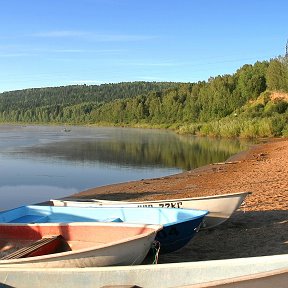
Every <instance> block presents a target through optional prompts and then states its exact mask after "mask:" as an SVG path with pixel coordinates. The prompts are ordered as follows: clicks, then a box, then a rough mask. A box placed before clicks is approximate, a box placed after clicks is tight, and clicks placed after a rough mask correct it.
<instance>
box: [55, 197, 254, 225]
mask: <svg viewBox="0 0 288 288" xmlns="http://www.w3.org/2000/svg"><path fill="white" fill-rule="evenodd" d="M249 194H251V192H239V193H231V194H222V195H214V196H205V197H195V198H180V199H170V200H155V201H139V202H124V201H110V200H100V199H79V198H66V199H52V200H50V201H51V203H52V205H53V206H71V207H99V206H102V207H111V206H112V207H142V208H143V207H158V208H159V207H160V208H185V209H199V210H208V211H209V214H208V215H207V216H205V220H204V224H203V226H202V228H212V227H215V226H218V225H220V224H222V223H223V222H225V221H226V220H227V219H229V218H230V217H231V215H232V214H233V213H234V212H235V211H236V210H237V209H238V208H239V207H240V206H241V204H242V203H243V202H244V200H245V198H246V197H247V196H248V195H249Z"/></svg>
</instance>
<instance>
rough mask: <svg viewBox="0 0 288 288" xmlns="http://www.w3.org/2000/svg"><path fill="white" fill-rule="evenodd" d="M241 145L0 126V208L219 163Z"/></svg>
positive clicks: (136, 133) (114, 131) (124, 132)
mask: <svg viewBox="0 0 288 288" xmlns="http://www.w3.org/2000/svg"><path fill="white" fill-rule="evenodd" d="M246 148H247V143H243V142H240V141H238V140H216V139H209V138H198V137H193V136H180V135H176V134H174V133H172V132H169V131H162V130H151V129H129V128H98V127H97V128H88V127H66V128H65V127H59V126H11V125H2V126H0V177H1V178H0V210H3V209H8V208H13V207H17V206H19V205H24V204H30V203H36V202H40V201H45V200H48V199H50V198H60V197H64V196H68V195H71V194H73V193H77V192H80V191H83V190H86V189H89V188H93V187H98V186H103V185H108V184H113V183H120V182H126V181H131V180H140V179H148V178H156V177H162V176H167V175H171V174H176V173H180V172H182V171H185V170H191V169H193V168H196V167H199V166H203V165H206V164H209V163H215V162H222V161H225V160H226V159H227V158H229V157H230V156H231V155H233V154H235V153H238V152H239V151H243V150H245V149H246Z"/></svg>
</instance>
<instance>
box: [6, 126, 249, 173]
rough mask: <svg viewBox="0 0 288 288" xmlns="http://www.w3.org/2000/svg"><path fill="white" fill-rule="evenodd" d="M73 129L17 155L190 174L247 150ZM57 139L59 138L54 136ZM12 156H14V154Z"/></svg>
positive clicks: (145, 133) (188, 139)
mask: <svg viewBox="0 0 288 288" xmlns="http://www.w3.org/2000/svg"><path fill="white" fill-rule="evenodd" d="M83 129H84V130H85V131H86V132H87V133H86V134H83V131H82V133H79V128H74V129H71V132H69V137H68V136H67V135H65V137H59V136H58V138H56V139H54V141H52V139H45V138H42V139H38V142H37V143H35V145H32V146H28V147H20V148H18V149H16V150H13V153H14V154H19V155H29V156H30V157H42V158H43V157H44V158H55V159H59V160H60V159H61V160H63V161H64V160H65V161H70V162H73V163H76V164H77V163H82V164H83V163H86V164H89V163H90V164H91V163H94V162H100V163H104V164H112V165H118V166H125V167H126V166H129V167H142V168H143V167H146V168H147V167H168V168H179V169H181V170H190V169H193V168H196V167H199V166H202V165H206V164H209V163H213V162H221V161H224V160H226V159H227V158H228V157H230V156H231V155H233V154H236V153H238V152H239V151H242V150H245V149H246V147H247V143H244V142H243V141H242V142H241V141H239V140H227V139H218V140H216V139H210V138H199V137H192V136H179V135H176V134H174V133H169V132H165V131H155V130H141V129H123V128H121V129H119V128H118V129H115V128H106V129H104V130H103V128H94V129H93V128H90V129H89V128H83ZM54 137H55V135H54ZM10 153H12V152H11V151H10Z"/></svg>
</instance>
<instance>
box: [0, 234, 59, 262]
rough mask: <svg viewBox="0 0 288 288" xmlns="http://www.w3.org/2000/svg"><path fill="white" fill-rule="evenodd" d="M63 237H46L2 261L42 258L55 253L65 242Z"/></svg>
mask: <svg viewBox="0 0 288 288" xmlns="http://www.w3.org/2000/svg"><path fill="white" fill-rule="evenodd" d="M63 240H64V238H63V237H62V236H61V235H56V236H55V235H53V236H45V237H43V238H42V239H40V240H37V241H35V242H33V243H31V244H30V245H28V246H25V247H22V248H20V249H17V250H16V251H14V252H12V253H10V254H8V255H5V256H4V257H2V258H1V260H9V259H19V258H25V257H33V256H40V255H46V254H52V253H55V252H56V251H57V249H58V247H59V246H60V245H61V243H62V242H63Z"/></svg>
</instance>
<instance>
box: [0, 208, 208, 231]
mask: <svg viewBox="0 0 288 288" xmlns="http://www.w3.org/2000/svg"><path fill="white" fill-rule="evenodd" d="M207 213H208V211H202V210H194V209H176V208H175V209H169V208H133V207H131V208H127V207H125V208H122V207H115V208H113V207H112V208H110V207H109V208H105V207H100V208H81V207H80V208H79V207H56V206H40V205H39V206H38V205H30V206H21V207H19V208H15V209H11V210H7V211H3V212H0V223H57V222H60V223H67V222H95V221H96V222H129V223H146V224H162V225H163V226H165V225H171V224H173V223H179V222H185V221H189V220H191V219H196V218H202V217H204V216H205V215H206V214H207Z"/></svg>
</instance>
